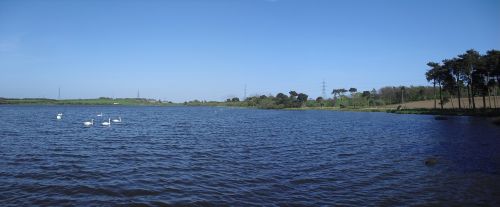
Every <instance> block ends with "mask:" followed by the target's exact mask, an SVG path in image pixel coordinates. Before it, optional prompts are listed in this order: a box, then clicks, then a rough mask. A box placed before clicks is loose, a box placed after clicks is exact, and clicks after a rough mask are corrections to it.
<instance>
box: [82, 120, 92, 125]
mask: <svg viewBox="0 0 500 207" xmlns="http://www.w3.org/2000/svg"><path fill="white" fill-rule="evenodd" d="M83 125H85V126H91V125H94V119H91V120H90V121H86V122H83Z"/></svg>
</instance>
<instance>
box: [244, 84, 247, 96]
mask: <svg viewBox="0 0 500 207" xmlns="http://www.w3.org/2000/svg"><path fill="white" fill-rule="evenodd" d="M246 99H247V84H245V89H244V91H243V100H246Z"/></svg>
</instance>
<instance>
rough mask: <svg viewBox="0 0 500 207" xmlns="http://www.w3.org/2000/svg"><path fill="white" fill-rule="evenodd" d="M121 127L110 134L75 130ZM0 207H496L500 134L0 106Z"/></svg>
mask: <svg viewBox="0 0 500 207" xmlns="http://www.w3.org/2000/svg"><path fill="white" fill-rule="evenodd" d="M58 112H62V113H64V115H63V119H62V120H59V121H58V120H56V118H55V117H56V114H57V113H58ZM100 112H102V113H103V114H104V116H103V118H100V117H97V116H96V114H98V113H100ZM118 116H121V117H122V119H123V122H122V123H120V124H112V125H111V127H102V126H100V125H96V126H93V127H84V126H83V124H82V122H83V121H86V120H90V118H94V119H96V122H97V123H96V124H99V123H101V122H102V121H103V120H104V118H105V119H106V121H107V118H108V117H111V118H115V117H118ZM428 157H436V158H437V159H438V163H437V164H436V165H434V166H426V165H425V164H424V161H425V159H426V158H428ZM0 204H2V206H9V205H16V206H31V205H50V206H53V205H78V206H115V205H130V204H144V205H152V206H158V205H165V204H187V205H236V206H250V205H288V204H298V205H307V206H310V205H315V206H317V205H357V206H359V205H361V206H366V205H377V206H378V205H491V206H499V205H500V127H496V126H494V125H492V124H491V123H490V122H489V121H488V120H487V119H484V118H474V117H451V118H450V119H449V120H446V121H437V120H434V117H433V116H425V115H396V114H387V113H360V112H334V111H275V110H253V109H232V108H210V107H191V108H188V107H124V106H115V107H102V106H99V107H98V106H0Z"/></svg>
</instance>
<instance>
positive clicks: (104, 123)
mask: <svg viewBox="0 0 500 207" xmlns="http://www.w3.org/2000/svg"><path fill="white" fill-rule="evenodd" d="M102 125H103V126H111V118H109V119H108V121H107V122H102Z"/></svg>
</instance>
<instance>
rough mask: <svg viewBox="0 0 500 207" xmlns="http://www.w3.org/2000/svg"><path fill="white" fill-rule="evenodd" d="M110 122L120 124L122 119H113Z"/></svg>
mask: <svg viewBox="0 0 500 207" xmlns="http://www.w3.org/2000/svg"><path fill="white" fill-rule="evenodd" d="M112 121H113V122H117V123H119V122H122V117H118V119H113V120H112Z"/></svg>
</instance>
